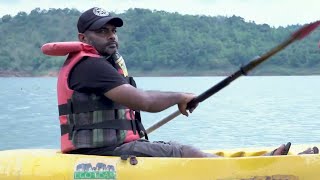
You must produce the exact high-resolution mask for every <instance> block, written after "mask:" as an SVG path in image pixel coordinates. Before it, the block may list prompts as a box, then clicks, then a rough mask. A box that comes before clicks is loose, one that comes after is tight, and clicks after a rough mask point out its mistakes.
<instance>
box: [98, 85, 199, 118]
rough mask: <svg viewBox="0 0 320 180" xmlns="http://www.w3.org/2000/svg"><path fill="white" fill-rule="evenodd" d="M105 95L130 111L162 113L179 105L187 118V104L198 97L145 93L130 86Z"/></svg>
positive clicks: (153, 92) (172, 93)
mask: <svg viewBox="0 0 320 180" xmlns="http://www.w3.org/2000/svg"><path fill="white" fill-rule="evenodd" d="M104 95H105V96H106V97H108V98H109V99H111V100H112V101H114V102H117V103H119V104H122V105H124V106H127V107H128V108H130V109H134V110H141V111H147V112H160V111H163V110H165V109H167V108H169V107H171V106H173V105H175V104H177V105H178V107H179V110H180V112H181V113H182V114H183V115H186V116H188V112H187V109H186V108H187V103H188V102H190V101H191V100H192V99H194V98H195V97H196V96H195V95H194V94H190V93H178V92H161V91H143V90H139V89H137V88H135V87H133V86H131V85H129V84H123V85H120V86H118V87H115V88H113V89H111V90H109V91H108V92H106V93H105V94H104ZM192 110H193V109H192ZM192 110H191V111H190V112H192Z"/></svg>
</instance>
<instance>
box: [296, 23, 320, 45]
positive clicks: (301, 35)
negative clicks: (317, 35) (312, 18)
mask: <svg viewBox="0 0 320 180" xmlns="http://www.w3.org/2000/svg"><path fill="white" fill-rule="evenodd" d="M319 25H320V21H316V22H313V23H310V24H307V25H305V26H304V27H302V28H301V29H299V30H298V31H296V32H294V33H293V34H292V37H293V38H294V39H299V40H301V39H303V38H304V37H306V36H307V35H309V34H310V33H311V32H312V31H313V30H315V29H316V28H317V27H318V26H319Z"/></svg>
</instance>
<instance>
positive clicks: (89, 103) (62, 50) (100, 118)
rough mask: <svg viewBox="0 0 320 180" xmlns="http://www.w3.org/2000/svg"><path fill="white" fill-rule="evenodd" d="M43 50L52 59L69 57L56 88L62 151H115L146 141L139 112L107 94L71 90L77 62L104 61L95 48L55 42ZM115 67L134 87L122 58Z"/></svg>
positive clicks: (82, 44) (83, 44)
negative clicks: (93, 149) (72, 73)
mask: <svg viewBox="0 0 320 180" xmlns="http://www.w3.org/2000/svg"><path fill="white" fill-rule="evenodd" d="M41 50H42V52H43V53H44V54H47V55H51V56H65V55H68V57H67V59H66V61H65V63H64V64H63V66H62V68H61V69H60V71H59V76H58V87H57V90H58V108H59V120H60V127H61V151H62V152H64V153H66V152H69V151H72V150H75V149H79V148H99V147H111V148H115V147H117V146H118V145H120V144H122V143H126V142H130V141H134V140H137V139H139V138H140V137H143V136H145V137H146V138H147V135H146V131H145V129H144V127H143V125H142V124H141V117H140V113H139V112H137V111H133V110H130V109H128V108H126V107H124V106H122V105H120V104H117V103H115V102H113V101H111V100H110V99H108V98H107V97H105V96H104V95H99V94H94V93H90V94H89V93H82V92H77V91H73V90H72V89H70V88H69V85H68V78H69V74H70V71H71V70H72V68H73V67H74V66H75V65H76V64H77V63H78V62H80V61H81V60H83V59H84V58H86V57H96V58H101V56H100V55H99V54H98V52H97V51H96V50H95V49H94V48H93V47H92V46H90V45H88V44H85V43H81V42H55V43H47V44H45V45H43V46H42V48H41ZM93 59H94V58H93ZM115 68H117V70H118V72H119V73H120V74H122V75H123V76H124V77H126V79H127V80H128V82H129V83H130V84H131V85H133V86H135V83H134V80H133V78H132V77H128V76H127V69H126V67H125V63H124V60H123V59H122V58H121V59H120V60H118V61H117V62H116V67H115Z"/></svg>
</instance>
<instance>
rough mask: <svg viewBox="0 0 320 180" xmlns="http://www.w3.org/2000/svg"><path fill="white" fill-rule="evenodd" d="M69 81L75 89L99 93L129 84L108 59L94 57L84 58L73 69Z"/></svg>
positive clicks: (70, 85)
mask: <svg viewBox="0 0 320 180" xmlns="http://www.w3.org/2000/svg"><path fill="white" fill-rule="evenodd" d="M68 83H69V87H70V88H71V89H73V90H75V91H79V92H86V93H97V94H100V93H101V94H104V93H106V92H108V91H109V90H111V89H113V88H115V87H118V86H120V85H123V84H128V82H127V81H126V79H125V78H124V77H123V76H122V75H120V74H119V73H118V72H117V70H116V69H115V68H114V67H113V66H112V65H111V64H110V63H109V62H108V61H107V60H105V59H103V58H92V57H88V58H87V59H84V60H82V61H81V62H79V63H78V64H77V65H76V66H75V67H74V68H73V69H72V71H71V72H70V75H69V81H68Z"/></svg>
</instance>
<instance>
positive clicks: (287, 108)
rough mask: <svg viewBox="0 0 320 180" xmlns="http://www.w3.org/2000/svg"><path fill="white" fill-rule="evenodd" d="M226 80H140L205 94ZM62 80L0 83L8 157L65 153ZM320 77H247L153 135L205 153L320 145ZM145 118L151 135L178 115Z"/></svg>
mask: <svg viewBox="0 0 320 180" xmlns="http://www.w3.org/2000/svg"><path fill="white" fill-rule="evenodd" d="M224 78H225V77H165V78H164V77H149V78H146V77H140V78H136V81H137V84H138V87H139V88H141V89H144V90H165V91H186V92H193V93H195V94H201V93H202V92H203V91H205V90H207V89H208V88H210V87H211V86H213V85H215V84H216V83H218V82H220V81H221V80H222V79H224ZM56 81H57V79H56V78H0V84H1V86H0V150H4V149H21V148H55V149H58V148H59V147H60V142H59V140H60V139H59V135H60V129H59V123H58V111H57V99H56ZM319 82H320V76H268V77H265V76H259V77H253V76H249V77H241V78H239V79H237V80H235V81H234V82H233V83H231V84H230V85H229V86H227V87H226V88H224V89H222V90H221V91H220V92H218V93H217V94H215V95H213V96H212V97H210V98H209V99H207V100H206V101H204V102H203V103H201V104H200V105H199V106H198V108H197V109H196V110H195V111H194V113H192V114H191V115H190V116H189V117H185V116H182V115H180V116H178V117H177V118H175V119H174V120H172V121H170V122H169V123H167V124H165V125H164V126H162V127H161V128H159V129H157V130H155V131H154V132H152V133H151V134H150V135H149V138H150V139H151V140H163V141H170V140H174V141H178V142H180V143H184V144H190V145H195V146H197V147H199V148H201V149H224V148H240V147H259V146H278V145H279V144H282V143H286V142H288V141H291V142H292V143H293V145H294V144H312V143H314V144H319V137H320V128H319V127H320V111H319V109H320V95H319V92H320V83H319ZM176 109H177V107H176V106H174V107H172V108H170V109H168V110H165V111H163V112H161V113H156V114H155V113H142V118H143V119H144V121H143V122H144V124H145V127H149V126H151V125H152V124H154V123H155V122H157V121H159V120H161V119H163V118H165V117H166V116H168V115H169V114H171V113H173V112H174V111H176Z"/></svg>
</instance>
